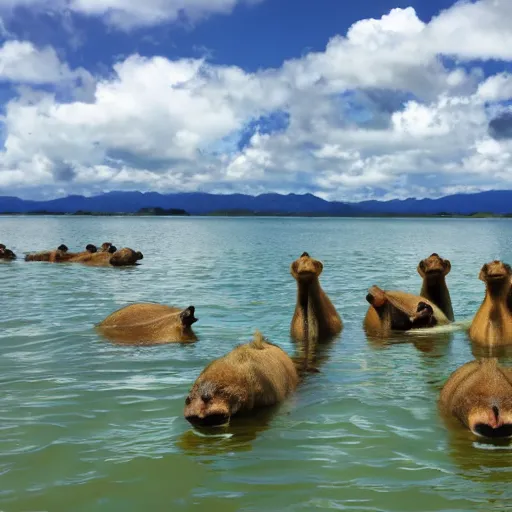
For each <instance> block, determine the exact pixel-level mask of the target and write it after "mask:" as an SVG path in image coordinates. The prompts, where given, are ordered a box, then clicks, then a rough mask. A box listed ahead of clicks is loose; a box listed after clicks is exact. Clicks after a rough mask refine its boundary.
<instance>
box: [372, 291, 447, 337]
mask: <svg viewBox="0 0 512 512" xmlns="http://www.w3.org/2000/svg"><path fill="white" fill-rule="evenodd" d="M366 300H367V301H368V302H369V303H370V306H369V308H368V311H367V312H366V316H365V319H364V323H363V325H364V328H365V330H366V332H367V333H369V334H374V335H389V334H390V333H391V331H408V330H410V329H417V328H426V327H434V326H436V325H444V324H448V323H450V321H449V320H448V318H446V316H445V314H444V313H443V312H442V311H441V310H440V309H439V308H438V307H437V306H436V305H435V304H434V303H432V302H431V301H429V300H428V299H426V298H424V297H420V296H418V295H412V294H410V293H405V292H401V291H395V290H392V291H391V290H386V291H384V290H382V289H380V288H379V287H378V286H372V287H371V288H370V289H369V290H368V295H367V296H366Z"/></svg>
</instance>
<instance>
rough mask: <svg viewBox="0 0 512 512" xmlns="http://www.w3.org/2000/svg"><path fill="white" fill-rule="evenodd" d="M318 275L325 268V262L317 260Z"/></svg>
mask: <svg viewBox="0 0 512 512" xmlns="http://www.w3.org/2000/svg"><path fill="white" fill-rule="evenodd" d="M315 269H316V275H317V276H319V275H320V274H321V273H322V272H323V270H324V264H323V263H322V262H321V261H315Z"/></svg>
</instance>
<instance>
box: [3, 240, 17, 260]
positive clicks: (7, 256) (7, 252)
mask: <svg viewBox="0 0 512 512" xmlns="http://www.w3.org/2000/svg"><path fill="white" fill-rule="evenodd" d="M15 259H16V254H14V252H12V251H11V249H7V247H6V246H5V245H4V244H0V260H6V261H11V260H15Z"/></svg>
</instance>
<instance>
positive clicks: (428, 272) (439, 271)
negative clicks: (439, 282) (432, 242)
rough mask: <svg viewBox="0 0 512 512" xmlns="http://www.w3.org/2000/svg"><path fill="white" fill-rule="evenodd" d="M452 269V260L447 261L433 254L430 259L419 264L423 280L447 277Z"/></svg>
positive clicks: (419, 272) (419, 271)
mask: <svg viewBox="0 0 512 512" xmlns="http://www.w3.org/2000/svg"><path fill="white" fill-rule="evenodd" d="M451 269H452V264H451V263H450V260H445V259H443V258H441V256H439V254H437V253H435V252H434V253H432V254H431V255H430V256H429V257H428V258H425V259H424V260H421V261H420V262H419V264H418V268H417V270H418V274H419V275H420V276H421V277H422V278H423V279H425V278H427V279H429V280H430V279H436V278H439V277H444V276H447V275H448V274H449V273H450V270H451Z"/></svg>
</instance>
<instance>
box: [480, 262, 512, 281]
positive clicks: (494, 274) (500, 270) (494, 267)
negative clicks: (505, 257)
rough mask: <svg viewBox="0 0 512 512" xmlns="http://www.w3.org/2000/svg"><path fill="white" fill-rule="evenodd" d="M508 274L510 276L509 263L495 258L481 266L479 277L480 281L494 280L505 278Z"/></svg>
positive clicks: (511, 270)
mask: <svg viewBox="0 0 512 512" xmlns="http://www.w3.org/2000/svg"><path fill="white" fill-rule="evenodd" d="M510 276H512V268H511V267H510V265H509V264H508V263H503V262H502V261H499V260H495V261H492V262H490V263H486V264H485V265H483V266H482V268H481V270H480V275H479V278H480V280H481V281H494V280H502V279H506V278H509V277H510Z"/></svg>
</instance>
